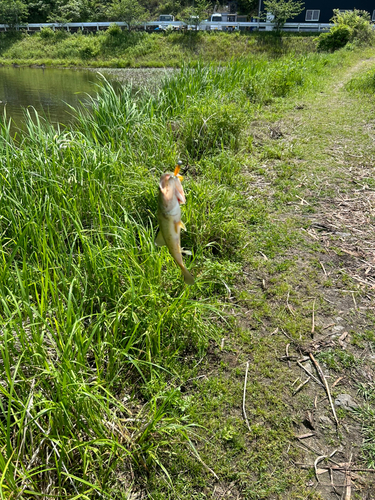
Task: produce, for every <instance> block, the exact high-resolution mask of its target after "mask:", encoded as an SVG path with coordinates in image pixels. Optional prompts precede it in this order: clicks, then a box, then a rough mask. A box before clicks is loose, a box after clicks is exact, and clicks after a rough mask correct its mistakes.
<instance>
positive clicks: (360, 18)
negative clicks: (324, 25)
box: [317, 9, 374, 52]
mask: <svg viewBox="0 0 375 500" xmlns="http://www.w3.org/2000/svg"><path fill="white" fill-rule="evenodd" d="M333 12H334V15H333V17H332V19H331V22H332V23H334V26H333V27H332V28H331V29H330V31H329V32H328V33H322V34H321V35H320V36H319V37H318V38H317V40H318V46H317V49H318V50H319V51H327V52H333V51H334V50H337V49H341V48H342V47H344V46H345V45H346V44H347V43H348V42H351V43H355V44H358V45H369V44H371V43H372V42H373V40H374V32H373V29H372V26H371V23H370V14H369V13H368V12H366V11H364V10H357V9H354V10H353V11H346V12H340V11H339V10H338V9H334V11H333Z"/></svg>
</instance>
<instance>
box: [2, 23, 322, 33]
mask: <svg viewBox="0 0 375 500" xmlns="http://www.w3.org/2000/svg"><path fill="white" fill-rule="evenodd" d="M111 24H117V25H118V26H120V27H122V28H128V24H127V23H125V22H117V23H108V22H96V23H66V24H59V23H30V24H25V25H20V26H17V27H16V29H17V30H24V31H27V32H35V31H40V30H41V29H43V28H51V29H52V30H53V31H55V30H61V29H64V30H66V31H72V32H75V31H78V30H80V29H81V30H82V31H102V30H106V29H108V27H109V26H110V25H111ZM168 26H173V28H174V29H177V30H183V29H187V28H188V27H189V28H190V29H195V27H194V26H193V25H189V26H188V25H187V24H186V23H183V22H182V21H173V22H167V21H150V22H147V23H140V24H138V25H136V28H137V29H142V28H143V29H144V30H146V31H150V29H151V30H152V28H154V30H157V29H158V28H159V29H166V28H167V27H168ZM331 26H332V24H329V23H286V24H285V25H284V26H283V28H282V30H283V31H295V32H303V31H326V30H329V28H330V27H331ZM197 29H199V30H205V31H237V30H245V31H255V30H259V31H271V30H272V29H273V24H272V23H270V22H258V21H253V22H248V23H244V22H240V23H237V22H236V23H230V22H209V21H207V22H206V21H202V22H201V23H200V24H199V26H198V27H197ZM8 30H9V27H8V26H7V25H6V24H0V31H8Z"/></svg>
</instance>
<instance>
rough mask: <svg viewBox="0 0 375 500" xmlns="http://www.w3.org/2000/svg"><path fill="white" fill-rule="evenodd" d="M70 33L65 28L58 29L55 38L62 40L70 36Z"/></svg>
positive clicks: (57, 40) (58, 40)
mask: <svg viewBox="0 0 375 500" xmlns="http://www.w3.org/2000/svg"><path fill="white" fill-rule="evenodd" d="M69 35H70V34H69V32H68V31H66V30H65V29H61V30H57V31H55V40H56V42H60V41H62V40H65V39H66V38H68V37H69Z"/></svg>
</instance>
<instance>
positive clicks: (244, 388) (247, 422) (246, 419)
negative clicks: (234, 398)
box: [242, 361, 251, 432]
mask: <svg viewBox="0 0 375 500" xmlns="http://www.w3.org/2000/svg"><path fill="white" fill-rule="evenodd" d="M249 365H250V363H249V361H248V362H247V363H246V373H245V382H244V384H243V397H242V412H243V417H244V419H245V422H246V425H247V428H248V429H249V431H250V432H251V427H250V424H249V420H248V418H247V415H246V408H245V400H246V385H247V374H248V371H249Z"/></svg>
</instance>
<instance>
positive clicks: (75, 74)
mask: <svg viewBox="0 0 375 500" xmlns="http://www.w3.org/2000/svg"><path fill="white" fill-rule="evenodd" d="M99 82H100V77H99V75H98V74H97V73H95V72H93V71H88V70H71V69H52V68H48V69H41V68H15V67H0V116H2V115H3V110H4V108H5V109H6V115H7V118H8V119H9V118H12V120H13V122H14V127H13V129H14V130H15V129H16V128H21V129H22V126H23V121H24V109H25V108H26V109H27V108H29V109H30V108H32V107H34V108H35V109H36V110H37V111H38V113H39V114H40V115H41V116H44V117H46V118H48V119H49V120H50V121H51V122H52V123H54V124H56V123H63V124H67V123H69V122H70V121H71V120H72V117H71V115H70V114H69V113H70V110H69V107H68V106H67V104H66V103H68V104H70V105H71V106H74V107H75V106H77V105H78V103H79V101H85V100H86V99H87V96H86V94H90V95H94V94H95V93H96V91H97V86H96V84H98V83H99ZM30 112H31V114H33V112H32V109H30Z"/></svg>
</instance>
